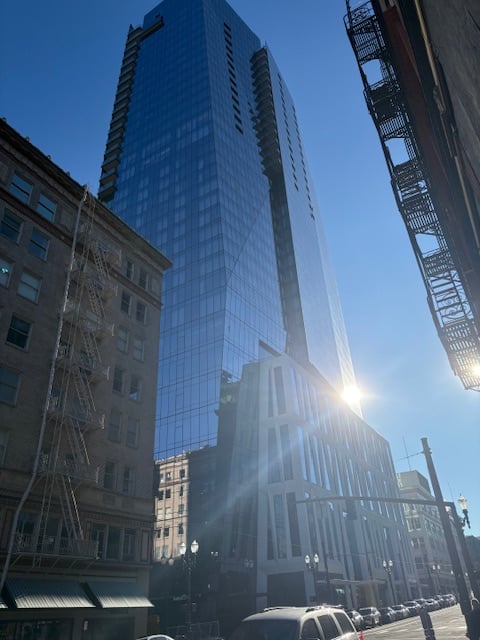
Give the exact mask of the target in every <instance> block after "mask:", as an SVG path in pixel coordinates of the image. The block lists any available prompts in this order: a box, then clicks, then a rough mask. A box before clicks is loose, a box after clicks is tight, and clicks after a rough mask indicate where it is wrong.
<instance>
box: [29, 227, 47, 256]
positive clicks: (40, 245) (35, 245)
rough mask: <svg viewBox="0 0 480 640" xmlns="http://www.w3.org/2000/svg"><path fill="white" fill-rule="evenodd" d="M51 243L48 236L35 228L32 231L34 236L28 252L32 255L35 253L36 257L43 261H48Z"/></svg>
mask: <svg viewBox="0 0 480 640" xmlns="http://www.w3.org/2000/svg"><path fill="white" fill-rule="evenodd" d="M49 243H50V240H49V239H48V238H47V236H46V235H45V234H43V233H41V232H40V231H39V230H38V229H36V228H35V227H34V228H33V229H32V236H31V238H30V243H29V245H28V250H29V251H30V253H33V255H34V256H37V257H38V258H41V259H42V260H46V259H47V252H48V245H49Z"/></svg>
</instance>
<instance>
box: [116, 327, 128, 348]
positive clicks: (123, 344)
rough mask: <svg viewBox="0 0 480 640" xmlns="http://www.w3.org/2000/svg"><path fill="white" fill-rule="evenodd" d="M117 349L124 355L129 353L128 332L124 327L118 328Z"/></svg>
mask: <svg viewBox="0 0 480 640" xmlns="http://www.w3.org/2000/svg"><path fill="white" fill-rule="evenodd" d="M117 349H118V350H119V351H122V352H123V353H127V352H128V330H127V329H124V328H123V327H118V328H117Z"/></svg>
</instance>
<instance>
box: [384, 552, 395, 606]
mask: <svg viewBox="0 0 480 640" xmlns="http://www.w3.org/2000/svg"><path fill="white" fill-rule="evenodd" d="M382 566H383V568H384V569H385V571H386V573H387V576H388V582H389V584H390V591H391V592H392V604H395V592H394V590H393V580H392V569H393V560H384V561H383V562H382Z"/></svg>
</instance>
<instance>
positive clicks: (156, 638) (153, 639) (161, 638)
mask: <svg viewBox="0 0 480 640" xmlns="http://www.w3.org/2000/svg"><path fill="white" fill-rule="evenodd" d="M137 640H173V638H172V637H170V636H166V635H164V634H161V633H160V634H158V633H157V634H154V635H153V636H142V637H141V638H137Z"/></svg>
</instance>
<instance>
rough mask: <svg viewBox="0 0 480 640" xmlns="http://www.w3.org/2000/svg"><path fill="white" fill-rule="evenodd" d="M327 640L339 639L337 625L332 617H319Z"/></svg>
mask: <svg viewBox="0 0 480 640" xmlns="http://www.w3.org/2000/svg"><path fill="white" fill-rule="evenodd" d="M318 621H319V623H320V626H321V627H322V631H323V635H324V637H325V640H333V638H337V637H338V629H337V625H336V624H335V622H334V621H333V619H332V618H331V617H330V616H318Z"/></svg>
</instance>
